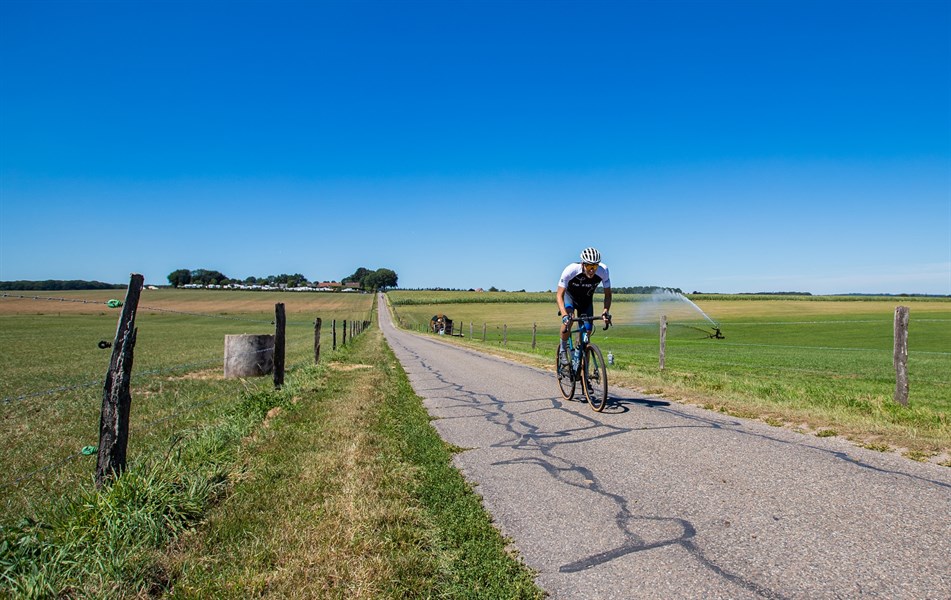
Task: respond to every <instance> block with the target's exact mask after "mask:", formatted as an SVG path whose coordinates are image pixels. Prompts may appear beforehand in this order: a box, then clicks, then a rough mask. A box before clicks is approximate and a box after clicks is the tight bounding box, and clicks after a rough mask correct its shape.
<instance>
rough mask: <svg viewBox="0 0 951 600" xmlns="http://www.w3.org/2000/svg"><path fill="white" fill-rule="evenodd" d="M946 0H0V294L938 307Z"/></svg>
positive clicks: (949, 80)
mask: <svg viewBox="0 0 951 600" xmlns="http://www.w3.org/2000/svg"><path fill="white" fill-rule="evenodd" d="M949 32H951V3H948V2H944V1H901V2H882V1H874V0H872V1H865V2H844V1H834V0H833V1H822V2H811V1H795V2H784V1H775V2H771V1H756V2H753V1H750V2H698V1H671V2H661V1H637V0H631V1H628V2H598V1H587V2H580V1H578V2H558V1H549V2H534V1H514V0H510V1H505V2H501V1H482V2H466V1H455V2H422V1H419V2H414V1H404V2H396V1H386V2H384V1H352V2H286V1H284V2H282V1H276V2H251V1H244V2H240V1H239V2H200V1H190V2H184V1H170V2H119V1H112V2H99V1H92V0H85V1H82V2H79V1H73V2H65V1H50V0H46V1H40V0H29V1H21V0H4V2H2V3H0V280H16V279H96V280H101V281H109V282H126V281H128V277H129V273H132V272H137V273H142V274H144V275H145V277H146V280H147V281H148V282H151V283H167V280H166V277H167V275H168V274H169V273H170V272H172V271H173V270H175V269H179V268H189V269H197V268H206V269H216V270H219V271H222V272H224V273H225V274H227V275H229V276H232V277H241V278H244V277H247V276H248V275H256V276H263V275H269V274H278V273H282V272H286V273H295V272H300V273H303V274H304V275H306V276H308V277H310V278H312V279H321V280H327V279H334V280H339V279H340V278H342V277H345V276H347V275H349V274H350V273H352V272H353V271H354V270H356V268H357V267H361V266H363V267H367V268H370V269H376V268H380V267H386V268H391V269H393V270H394V271H396V272H397V274H398V275H399V282H400V286H401V287H409V288H414V287H431V286H440V287H453V288H470V287H485V288H488V287H489V286H496V287H498V288H502V289H509V290H518V289H527V290H548V289H554V287H555V286H556V284H557V279H558V275H559V274H560V272H561V270H562V268H563V267H564V266H565V264H567V263H568V262H570V261H572V260H575V259H576V258H577V255H578V253H579V252H580V250H581V249H582V248H584V247H585V246H589V245H594V246H596V247H598V248H599V249H600V250H601V252H602V255H603V256H604V262H605V263H606V264H607V265H608V266H609V267H610V268H611V274H612V281H613V283H614V285H618V286H621V285H660V286H670V287H679V288H682V289H684V290H685V291H688V292H690V291H694V290H697V291H705V292H725V293H730V292H756V291H790V290H795V291H808V292H812V293H817V294H827V293H843V292H867V293H903V292H904V293H931V294H951V33H949Z"/></svg>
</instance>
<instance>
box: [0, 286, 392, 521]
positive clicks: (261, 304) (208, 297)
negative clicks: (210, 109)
mask: <svg viewBox="0 0 951 600" xmlns="http://www.w3.org/2000/svg"><path fill="white" fill-rule="evenodd" d="M13 294H15V295H23V296H29V298H28V299H22V298H10V297H7V298H0V345H2V346H0V347H2V348H4V351H3V352H2V353H0V369H2V372H3V378H2V380H0V410H2V411H3V420H2V421H0V435H2V436H3V439H4V440H5V448H4V451H3V455H4V465H5V467H6V469H5V472H4V474H3V475H2V476H0V498H2V499H3V502H2V504H0V517H6V516H11V515H25V514H31V513H32V512H33V511H35V510H36V509H37V507H38V506H41V505H43V504H44V503H45V501H46V500H47V499H48V498H50V497H54V498H55V497H56V496H58V495H59V494H60V492H61V490H63V489H69V488H70V487H72V486H74V485H75V484H76V483H77V482H83V481H87V480H89V479H90V478H91V476H92V473H93V471H94V468H95V461H96V456H95V455H94V454H92V455H86V454H83V453H82V450H83V449H84V448H88V447H95V446H96V445H97V444H98V443H99V414H100V409H101V405H102V390H103V381H104V378H105V375H106V371H107V369H108V367H109V359H110V356H111V352H112V350H111V349H100V348H99V347H98V343H99V342H100V341H102V340H105V341H109V342H111V341H113V338H114V337H115V332H116V326H117V322H118V318H119V314H120V311H121V309H111V308H108V307H107V306H106V305H105V302H106V301H108V300H109V299H110V298H118V299H124V298H125V295H124V290H105V291H76V292H30V293H20V292H15V293H11V295H13ZM34 296H35V297H37V298H48V297H51V298H64V299H65V300H42V299H39V300H33V299H32V297H34ZM83 300H86V301H87V303H83V302H82V301H83ZM77 301H78V302H77ZM278 302H282V303H284V304H285V312H286V315H287V328H286V335H287V346H286V352H287V354H286V361H287V365H288V367H289V368H290V367H293V366H295V365H300V364H308V363H312V362H313V356H314V323H313V321H314V319H316V318H317V317H320V318H321V319H322V320H323V326H322V327H321V347H322V351H323V349H326V350H327V351H328V352H329V350H330V349H331V347H332V346H333V331H332V321H333V320H334V319H336V320H337V322H338V332H337V337H338V341H337V343H338V345H342V343H343V327H342V321H343V320H345V319H346V320H348V321H350V320H353V319H361V320H362V319H367V318H369V315H370V311H371V309H372V307H373V302H374V297H373V296H372V295H371V294H339V293H338V294H317V293H310V294H301V293H261V292H221V291H203V290H146V291H143V294H142V297H141V299H140V302H139V310H138V314H137V316H136V327H137V328H138V335H137V341H136V347H135V356H134V369H133V375H132V396H133V405H132V414H131V419H130V444H129V456H130V457H132V456H141V455H143V454H150V453H156V452H162V451H163V447H164V446H165V445H167V444H168V443H169V442H168V440H169V438H170V435H173V434H174V432H185V433H183V435H185V434H187V432H188V431H190V429H191V428H193V427H194V426H195V425H196V424H200V423H207V422H209V421H212V420H214V419H216V418H218V415H220V414H221V412H222V411H224V410H227V409H228V407H229V406H230V404H231V403H232V402H233V401H234V399H235V398H236V397H237V395H238V394H239V392H242V391H246V390H247V389H249V388H250V389H258V388H260V389H267V388H268V386H271V387H273V382H272V380H271V379H270V378H267V377H264V378H258V379H248V380H225V379H223V377H222V368H223V367H222V365H223V359H224V336H225V335H228V334H242V333H273V332H274V325H273V324H272V323H273V319H274V305H275V304H276V303H278ZM96 303H98V304H96Z"/></svg>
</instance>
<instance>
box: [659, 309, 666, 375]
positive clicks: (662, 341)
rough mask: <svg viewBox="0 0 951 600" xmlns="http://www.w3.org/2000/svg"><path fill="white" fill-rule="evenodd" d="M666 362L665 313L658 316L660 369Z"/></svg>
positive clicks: (662, 368)
mask: <svg viewBox="0 0 951 600" xmlns="http://www.w3.org/2000/svg"><path fill="white" fill-rule="evenodd" d="M666 363H667V315H661V317H660V370H661V371H663V370H664V366H665V365H666Z"/></svg>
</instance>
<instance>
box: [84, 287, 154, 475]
mask: <svg viewBox="0 0 951 600" xmlns="http://www.w3.org/2000/svg"><path fill="white" fill-rule="evenodd" d="M144 282H145V277H143V276H142V275H139V274H138V273H133V274H132V277H131V279H130V280H129V289H128V291H127V292H126V296H125V303H124V304H123V305H122V315H121V316H120V317H119V325H118V326H117V327H116V340H115V343H114V344H113V345H112V358H111V359H110V360H109V370H108V371H107V372H106V382H105V385H104V386H103V392H102V413H101V415H100V417H99V453H98V455H97V457H96V487H98V488H101V487H102V486H103V484H104V483H105V482H106V478H107V477H109V476H110V475H118V474H119V473H121V472H122V471H123V470H124V469H125V463H126V449H127V448H128V445H129V412H130V410H131V408H132V394H131V393H130V392H129V386H130V383H131V380H132V355H133V350H134V349H135V335H136V331H137V330H136V328H135V312H136V310H137V309H138V307H139V296H140V295H141V293H142V284H143V283H144Z"/></svg>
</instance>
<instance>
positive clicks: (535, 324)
mask: <svg viewBox="0 0 951 600" xmlns="http://www.w3.org/2000/svg"><path fill="white" fill-rule="evenodd" d="M537 330H538V323H532V350H534V349H535V332H536V331H537Z"/></svg>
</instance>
